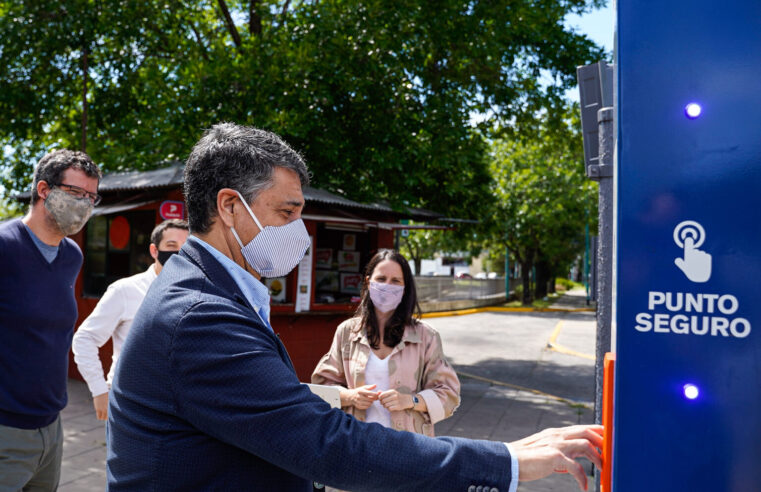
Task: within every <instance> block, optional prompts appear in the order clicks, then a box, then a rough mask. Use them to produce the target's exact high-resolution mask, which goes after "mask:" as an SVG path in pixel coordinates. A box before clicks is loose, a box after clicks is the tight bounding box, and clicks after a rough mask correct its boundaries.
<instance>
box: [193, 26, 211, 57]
mask: <svg viewBox="0 0 761 492" xmlns="http://www.w3.org/2000/svg"><path fill="white" fill-rule="evenodd" d="M189 24H190V29H192V31H193V34H194V35H195V37H196V42H197V43H198V47H199V49H200V50H201V56H202V57H203V59H204V60H206V61H209V54H208V53H206V46H205V45H204V44H203V40H202V39H201V33H199V32H198V29H196V26H195V24H194V23H193V22H192V21H191V22H190V23H189Z"/></svg>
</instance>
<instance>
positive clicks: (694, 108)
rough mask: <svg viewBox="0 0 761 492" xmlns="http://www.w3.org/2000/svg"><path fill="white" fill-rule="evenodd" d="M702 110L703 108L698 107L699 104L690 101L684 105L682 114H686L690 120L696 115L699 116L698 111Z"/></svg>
mask: <svg viewBox="0 0 761 492" xmlns="http://www.w3.org/2000/svg"><path fill="white" fill-rule="evenodd" d="M702 112H703V108H701V107H700V104H698V103H694V102H691V103H690V104H688V105H687V106H685V107H684V114H685V115H687V117H688V118H689V119H691V120H694V119H695V118H697V117H698V116H700V113H702Z"/></svg>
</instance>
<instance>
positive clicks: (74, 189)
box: [55, 184, 102, 205]
mask: <svg viewBox="0 0 761 492" xmlns="http://www.w3.org/2000/svg"><path fill="white" fill-rule="evenodd" d="M55 186H56V187H57V188H60V189H62V190H63V191H65V192H66V193H68V194H69V195H71V196H75V197H77V198H86V199H88V200H90V203H92V204H93V205H97V204H99V203H100V201H101V199H102V197H101V196H100V195H98V194H97V193H90V192H89V191H87V190H85V189H84V188H80V187H79V186H74V185H67V184H59V185H55Z"/></svg>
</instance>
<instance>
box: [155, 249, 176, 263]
mask: <svg viewBox="0 0 761 492" xmlns="http://www.w3.org/2000/svg"><path fill="white" fill-rule="evenodd" d="M177 253H179V251H161V250H159V258H158V260H159V263H160V264H161V266H164V263H166V260H168V259H169V258H171V257H172V255H176V254H177Z"/></svg>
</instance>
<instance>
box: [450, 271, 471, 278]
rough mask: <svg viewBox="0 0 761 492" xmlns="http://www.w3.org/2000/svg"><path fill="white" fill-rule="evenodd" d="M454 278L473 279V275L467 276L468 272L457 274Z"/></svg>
mask: <svg viewBox="0 0 761 492" xmlns="http://www.w3.org/2000/svg"><path fill="white" fill-rule="evenodd" d="M454 277H455V278H473V275H471V274H469V273H468V272H459V273H458V274H457V275H455V276H454Z"/></svg>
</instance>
